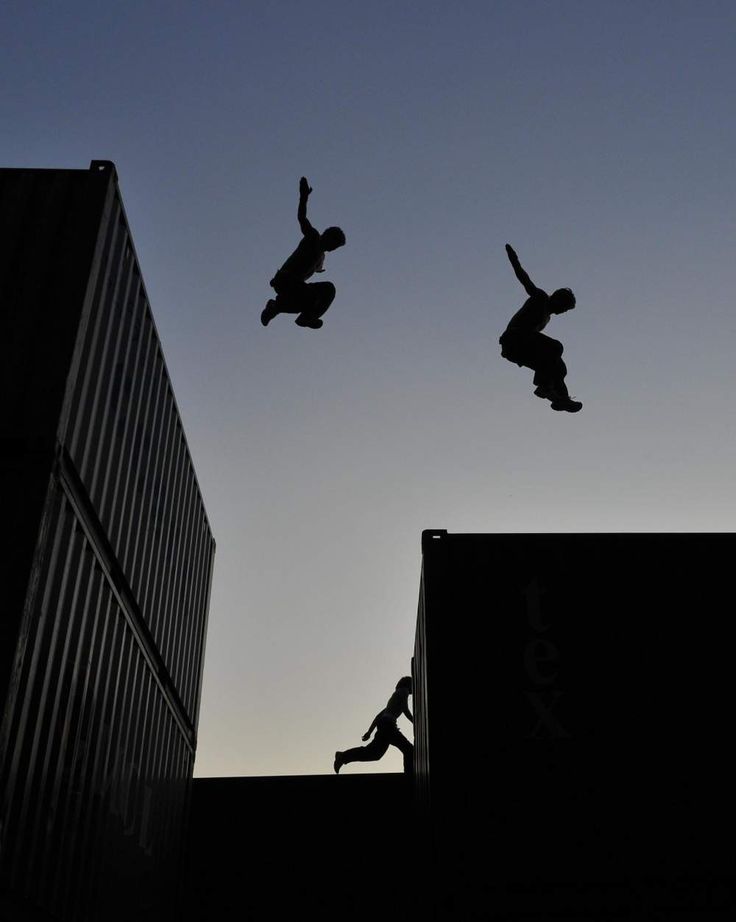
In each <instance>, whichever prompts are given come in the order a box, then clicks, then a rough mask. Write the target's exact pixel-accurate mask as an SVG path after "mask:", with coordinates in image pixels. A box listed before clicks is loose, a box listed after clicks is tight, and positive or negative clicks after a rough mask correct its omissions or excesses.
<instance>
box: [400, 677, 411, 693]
mask: <svg viewBox="0 0 736 922" xmlns="http://www.w3.org/2000/svg"><path fill="white" fill-rule="evenodd" d="M400 688H405V689H406V690H407V691H408V692H411V676H410V675H405V676H404V677H403V678H401V679H399V681H398V682H397V683H396V691H398V690H399V689H400Z"/></svg>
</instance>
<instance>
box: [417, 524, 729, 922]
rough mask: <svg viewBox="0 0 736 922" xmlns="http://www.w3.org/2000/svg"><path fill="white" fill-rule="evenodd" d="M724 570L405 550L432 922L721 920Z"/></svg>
mask: <svg viewBox="0 0 736 922" xmlns="http://www.w3.org/2000/svg"><path fill="white" fill-rule="evenodd" d="M735 554H736V536H734V535H731V534H566V535H563V534H557V535H555V534H548V535H529V534H515V535H514V534H510V535H450V534H447V533H446V532H442V531H437V532H425V533H424V535H423V567H422V582H421V589H420V600H419V616H418V622H417V634H416V648H415V657H414V674H415V698H414V706H415V739H416V769H417V779H416V783H417V796H418V799H419V803H420V805H421V807H422V810H423V813H424V816H425V820H426V821H427V822H428V824H429V828H430V830H431V841H432V844H433V848H434V854H433V856H432V857H431V860H432V861H434V873H433V875H432V877H431V879H432V880H433V881H434V883H435V887H434V903H435V906H436V913H437V917H438V918H441V919H454V920H459V919H466V918H467V919H471V918H472V919H476V918H477V919H481V918H493V919H504V920H506V919H508V920H516V919H524V920H528V919H538V920H543V919H544V920H546V919H552V918H554V919H565V920H567V919H586V920H587V919H594V918H595V919H632V920H633V919H650V918H651V919H663V920H669V919H675V918H676V919H678V920H680V919H688V920H693V922H694V920H696V919H697V920H704V919H724V920H725V919H727V918H732V913H733V908H734V902H733V883H734V869H735V868H736V861H735V858H736V855H735V854H734V852H735V851H736V850H735V848H734V840H733V829H734V820H735V819H736V817H735V816H734V794H733V777H734V757H733V747H732V744H731V739H730V738H731V735H732V733H731V724H732V716H731V715H732V707H733V651H734V625H733V601H732V590H731V586H730V577H729V574H730V572H731V566H732V561H733V560H734V556H735ZM427 860H430V858H429V857H428V859H427Z"/></svg>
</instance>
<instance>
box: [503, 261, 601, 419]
mask: <svg viewBox="0 0 736 922" xmlns="http://www.w3.org/2000/svg"><path fill="white" fill-rule="evenodd" d="M506 253H507V254H508V257H509V260H510V262H511V265H512V266H513V269H514V272H515V274H516V277H517V279H518V280H519V281H520V282H521V284H522V285H523V286H524V290H525V291H526V293H527V294H528V295H529V297H528V298H527V299H526V301H525V302H524V304H523V305H522V306H521V308H520V309H519V310H518V311H517V312H516V313H515V314H514V316H513V317H512V318H511V320H510V321H509V325H508V326H507V327H506V330H505V331H504V333H503V334H502V336H501V338H500V339H499V342H500V343H501V355H502V356H503V357H504V358H505V359H508V360H509V362H515V363H516V364H517V365H519V366H520V367H521V366H525V367H526V368H531V369H533V370H534V384H535V385H536V388H535V390H534V393H535V394H536V395H537V397H542V398H543V399H546V400H549V401H551V403H552V409H553V410H566V411H567V412H568V413H577V411H578V410H580V409H582V406H583V405H582V403H581V402H580V401H579V400H572V399H571V397H570V395H569V394H568V392H567V385H566V384H565V376H566V375H567V366H566V365H565V363H564V362H563V361H562V343H560V342H558V341H557V340H556V339H552V338H551V337H549V336H545V335H544V333H542V330H543V329H544V328H545V327H546V326H547V324H548V323H549V319H550V316H551V315H552V314H564V313H566V312H567V311H570V310H572V309H573V307H575V295H574V294H573V293H572V292H571V291H570V289H569V288H558V289H557V291H553V292H552V294H551V295H548V294H547V292H546V291H542V289H541V288H537V286H536V285H535V284H534V283H533V282H532V280H531V279H530V278H529V276H528V275H527V274H526V272H525V271H524V270H523V269H522V267H521V263H520V262H519V257H518V256H517V255H516V252H515V251H514V248H513V247H512V246H510V245H509V244H508V243H507V244H506Z"/></svg>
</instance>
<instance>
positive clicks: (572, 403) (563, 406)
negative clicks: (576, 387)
mask: <svg viewBox="0 0 736 922" xmlns="http://www.w3.org/2000/svg"><path fill="white" fill-rule="evenodd" d="M552 409H553V410H567V412H568V413H577V412H578V410H582V409H583V404H582V403H581V401H579V400H573V399H572V397H558V398H557V399H556V400H553V401H552Z"/></svg>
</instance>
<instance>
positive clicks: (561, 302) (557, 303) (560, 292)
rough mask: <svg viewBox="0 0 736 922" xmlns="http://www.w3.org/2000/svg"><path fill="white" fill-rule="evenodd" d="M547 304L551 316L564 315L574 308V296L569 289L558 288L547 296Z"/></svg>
mask: <svg viewBox="0 0 736 922" xmlns="http://www.w3.org/2000/svg"><path fill="white" fill-rule="evenodd" d="M549 304H550V307H551V308H552V313H553V314H564V313H565V311H571V310H572V309H573V307H575V295H574V294H573V293H572V291H570V289H569V288H558V289H557V291H553V292H552V294H551V295H550V296H549Z"/></svg>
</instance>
